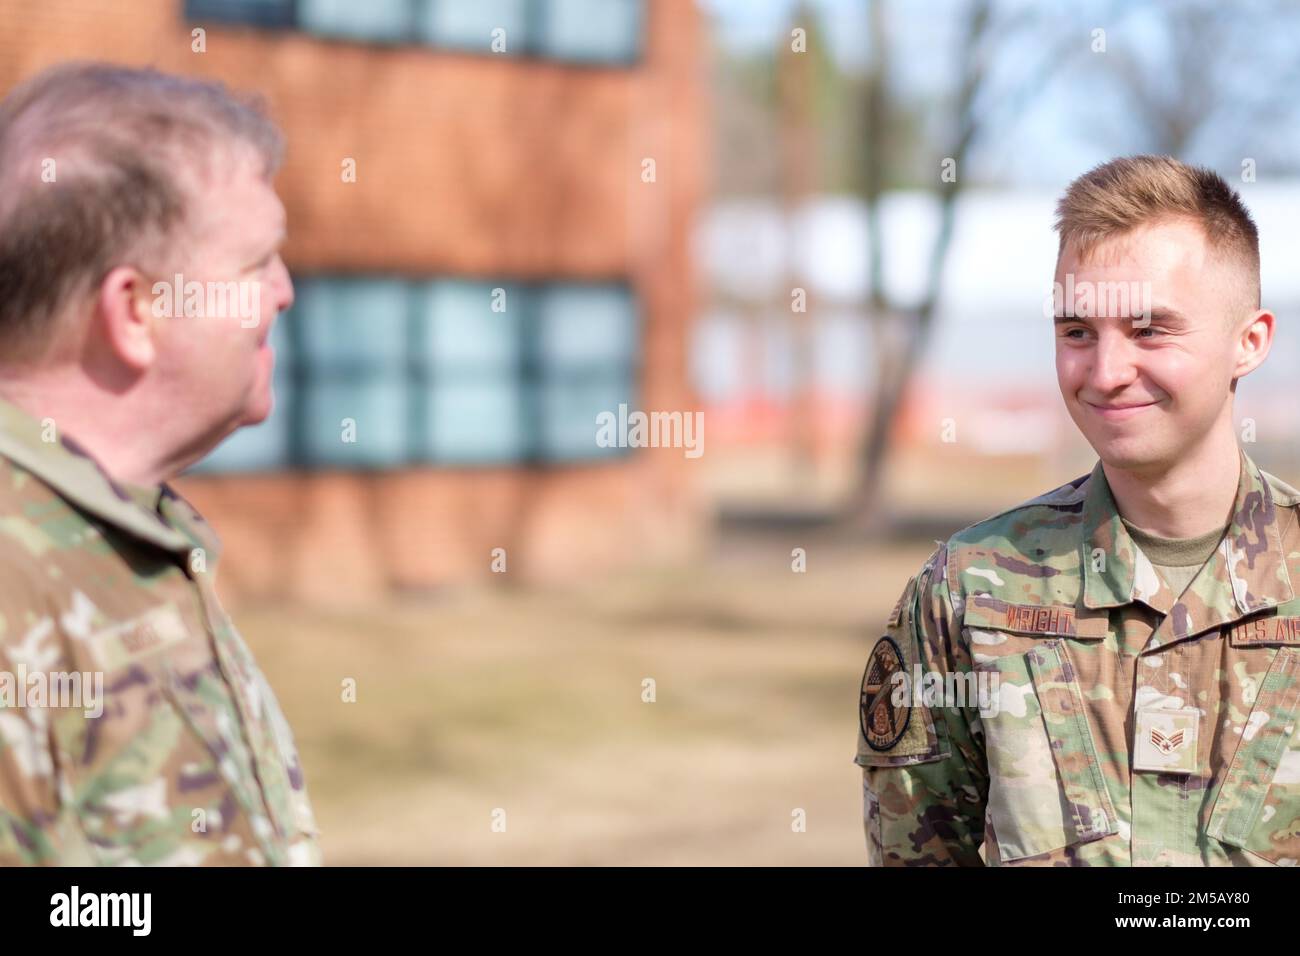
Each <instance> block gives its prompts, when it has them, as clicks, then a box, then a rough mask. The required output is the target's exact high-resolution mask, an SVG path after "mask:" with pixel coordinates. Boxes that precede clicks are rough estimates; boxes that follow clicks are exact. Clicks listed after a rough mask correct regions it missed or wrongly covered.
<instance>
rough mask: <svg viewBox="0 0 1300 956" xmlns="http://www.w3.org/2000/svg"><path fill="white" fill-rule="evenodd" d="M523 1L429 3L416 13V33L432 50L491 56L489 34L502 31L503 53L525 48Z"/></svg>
mask: <svg viewBox="0 0 1300 956" xmlns="http://www.w3.org/2000/svg"><path fill="white" fill-rule="evenodd" d="M525 3H526V0H430V2H429V3H428V4H426V5H425V6H424V8H423V9H422V10H421V11H420V13H419V15H418V17H417V22H416V31H417V33H418V35H419V37H420V39H421V40H423V41H424V42H426V43H430V44H433V45H435V46H445V47H454V48H458V49H463V50H478V51H481V52H484V53H490V52H492V50H491V46H492V31H493V30H496V29H498V28H499V29H502V30H504V31H505V51H504V52H505V53H506V54H517V53H520V52H522V51H523V49H524V48H525V46H526V44H527V40H528V37H527V23H528V20H527V11H526V9H525Z"/></svg>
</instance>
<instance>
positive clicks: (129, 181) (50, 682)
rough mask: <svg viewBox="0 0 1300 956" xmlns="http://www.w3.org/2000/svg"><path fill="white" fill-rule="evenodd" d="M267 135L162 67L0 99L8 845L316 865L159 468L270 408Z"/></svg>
mask: <svg viewBox="0 0 1300 956" xmlns="http://www.w3.org/2000/svg"><path fill="white" fill-rule="evenodd" d="M281 151H282V140H281V137H280V134H279V132H278V131H277V130H276V128H275V127H274V125H272V124H271V122H270V121H269V120H268V119H267V118H266V117H265V115H264V114H263V113H262V112H260V111H259V109H257V108H256V107H255V106H254V105H250V104H248V103H244V102H241V101H240V100H238V99H236V98H234V97H232V96H231V95H230V94H229V93H228V92H226V91H225V90H224V89H223V88H222V87H221V86H219V85H217V84H214V83H209V82H203V81H198V80H192V79H183V78H179V77H172V76H167V75H164V74H161V73H157V72H154V71H150V70H135V69H127V68H123V67H117V66H108V65H99V64H74V65H69V66H62V67H58V68H55V69H53V70H49V71H46V72H45V73H42V74H40V75H38V76H36V77H34V78H33V79H31V80H29V81H28V82H26V83H25V84H23V85H22V86H20V87H19V88H17V89H15V90H13V91H12V92H11V93H10V95H9V96H8V97H7V98H6V99H5V100H4V101H3V103H0V863H7V864H66V863H78V864H132V863H154V864H198V863H205V864H221V865H235V864H241V865H248V864H252V865H259V864H270V865H277V864H296V863H316V862H319V852H318V849H317V845H316V827H315V824H314V821H313V817H312V811H311V806H310V804H309V802H308V800H307V794H306V790H305V786H304V781H303V773H302V768H301V766H300V764H299V761H298V757H297V753H296V751H295V747H294V742H293V737H292V735H291V734H290V732H289V728H288V725H287V724H286V722H285V719H284V717H283V715H282V714H281V711H280V708H279V705H278V704H277V702H276V700H275V697H274V695H273V694H272V692H271V690H270V688H269V686H268V685H267V683H266V681H265V679H264V678H263V676H262V674H261V672H260V671H259V670H258V668H257V665H256V664H255V663H254V661H253V659H252V656H251V654H250V653H249V650H248V648H247V646H246V645H245V644H244V642H243V641H242V640H241V638H240V636H239V634H238V632H237V631H236V630H235V628H234V626H233V624H232V623H231V621H230V619H229V618H228V617H227V616H226V614H225V613H224V612H223V611H222V609H221V606H220V604H219V603H218V601H217V597H216V592H215V590H214V586H213V585H214V580H213V579H214V576H215V571H216V562H217V550H218V542H217V539H216V538H215V536H214V535H213V533H212V531H211V529H210V528H208V527H207V525H206V524H204V522H203V519H202V518H201V517H200V516H199V515H198V514H197V513H196V512H195V511H194V509H193V508H191V507H190V506H189V505H188V504H187V503H186V502H185V501H184V499H182V498H181V497H180V496H179V495H177V494H176V492H175V491H174V490H173V489H172V488H171V487H170V486H169V485H168V484H167V481H168V480H169V479H170V478H172V477H173V476H175V475H176V474H178V473H179V472H180V471H182V470H183V469H184V468H185V467H187V466H188V465H190V464H192V463H193V462H195V461H197V460H199V459H200V458H202V457H203V456H204V455H205V454H206V453H208V452H209V451H210V450H211V449H212V448H213V447H215V446H216V445H217V444H218V443H219V442H220V441H221V440H222V439H223V438H225V437H226V436H228V435H229V434H231V433H232V432H233V431H235V430H236V429H237V428H239V427H240V426H242V425H249V424H255V423H257V422H260V421H262V420H263V419H265V418H266V417H267V415H269V414H270V412H271V408H272V401H273V399H272V393H271V372H272V366H273V361H274V357H273V355H272V353H271V351H270V348H269V347H268V345H267V335H268V333H269V332H270V328H271V325H272V323H273V322H274V321H275V318H276V315H277V313H279V312H280V311H281V310H283V309H287V308H288V307H289V306H290V305H291V304H292V302H293V287H292V284H291V283H290V280H289V275H288V272H287V271H286V269H285V266H284V263H283V262H282V261H281V259H280V255H279V252H278V249H279V246H280V244H281V243H282V241H283V240H284V229H285V214H284V208H283V206H282V205H281V204H280V202H279V200H278V199H277V198H276V195H275V192H274V190H273V189H272V186H271V182H270V180H271V177H272V175H273V174H274V172H275V170H276V168H277V166H278V164H279V159H280V154H281ZM177 290H181V292H182V293H183V294H182V295H179V296H178V295H177V294H176V291H177Z"/></svg>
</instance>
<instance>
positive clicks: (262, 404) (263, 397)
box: [239, 388, 275, 428]
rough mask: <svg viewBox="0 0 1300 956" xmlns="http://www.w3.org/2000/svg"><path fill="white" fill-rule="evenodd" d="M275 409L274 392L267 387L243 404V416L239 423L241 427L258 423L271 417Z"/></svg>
mask: <svg viewBox="0 0 1300 956" xmlns="http://www.w3.org/2000/svg"><path fill="white" fill-rule="evenodd" d="M273 411H275V393H274V392H273V391H271V389H270V388H267V389H266V390H265V391H264V392H262V393H261V394H259V395H257V396H254V397H253V398H252V399H251V400H250V401H249V403H248V404H247V405H246V406H244V417H243V419H242V420H241V421H240V423H239V427H241V428H249V427H251V426H253V425H260V424H262V422H264V421H266V420H267V419H268V418H270V417H271V413H272V412H273Z"/></svg>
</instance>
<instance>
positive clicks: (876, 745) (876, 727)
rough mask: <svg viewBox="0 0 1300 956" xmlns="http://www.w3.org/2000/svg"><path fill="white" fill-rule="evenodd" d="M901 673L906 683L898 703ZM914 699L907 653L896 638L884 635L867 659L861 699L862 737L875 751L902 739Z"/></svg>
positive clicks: (889, 748)
mask: <svg viewBox="0 0 1300 956" xmlns="http://www.w3.org/2000/svg"><path fill="white" fill-rule="evenodd" d="M899 672H903V673H904V684H903V686H902V688H901V689H900V692H899V694H898V695H897V696H900V697H901V698H902V703H895V702H894V700H893V698H894V696H895V687H896V681H895V679H894V675H895V674H896V673H899ZM910 699H911V689H910V688H908V687H907V686H906V672H905V671H904V668H903V653H902V651H900V650H899V647H898V644H896V643H895V642H894V639H893V638H891V637H882V638H881V639H880V640H879V641H877V642H876V647H875V649H874V650H873V651H872V652H871V657H869V658H868V659H867V669H866V671H865V673H863V675H862V695H861V697H860V698H859V715H858V719H859V722H860V723H861V725H862V736H863V737H865V738H866V740H867V744H868V745H869V746H870V747H871V749H872V750H891V749H892V748H893V747H894V746H895V745H896V744H897V743H898V742H899V741H900V740H902V738H903V734H904V733H905V732H906V731H907V721H908V718H909V717H910V716H911V712H912V708H911V704H910Z"/></svg>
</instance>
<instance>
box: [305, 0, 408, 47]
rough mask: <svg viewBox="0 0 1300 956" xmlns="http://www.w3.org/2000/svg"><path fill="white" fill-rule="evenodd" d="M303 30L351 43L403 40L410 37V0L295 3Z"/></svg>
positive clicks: (319, 0) (332, 0)
mask: <svg viewBox="0 0 1300 956" xmlns="http://www.w3.org/2000/svg"><path fill="white" fill-rule="evenodd" d="M298 23H299V26H301V27H302V29H304V30H307V31H309V32H311V33H319V34H321V35H322V36H331V37H342V38H345V39H351V40H387V41H393V40H403V39H407V38H408V37H409V36H410V32H411V31H410V27H411V4H410V0H365V2H364V3H358V2H357V0H298Z"/></svg>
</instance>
